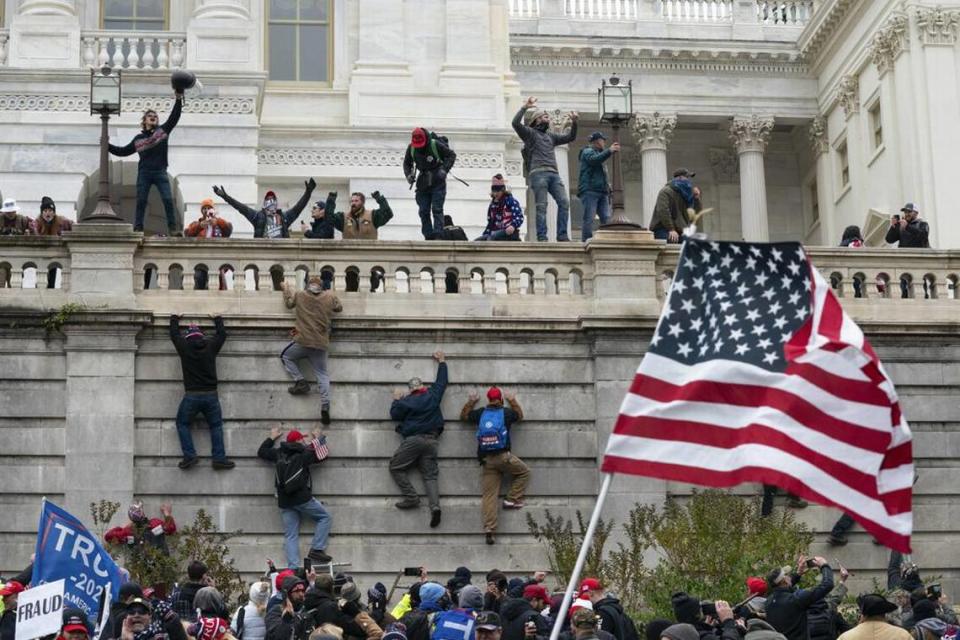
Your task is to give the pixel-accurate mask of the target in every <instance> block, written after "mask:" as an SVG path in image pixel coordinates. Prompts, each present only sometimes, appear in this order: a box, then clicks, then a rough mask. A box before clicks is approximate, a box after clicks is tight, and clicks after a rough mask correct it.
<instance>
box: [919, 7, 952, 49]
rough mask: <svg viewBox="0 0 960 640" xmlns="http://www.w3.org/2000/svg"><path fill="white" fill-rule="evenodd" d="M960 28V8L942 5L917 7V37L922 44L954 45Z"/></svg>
mask: <svg viewBox="0 0 960 640" xmlns="http://www.w3.org/2000/svg"><path fill="white" fill-rule="evenodd" d="M958 28H960V9H944V8H943V7H942V6H940V5H937V6H935V7H918V8H917V37H918V38H919V40H920V44H922V45H923V46H928V45H947V46H953V45H955V44H956V43H957V31H958Z"/></svg>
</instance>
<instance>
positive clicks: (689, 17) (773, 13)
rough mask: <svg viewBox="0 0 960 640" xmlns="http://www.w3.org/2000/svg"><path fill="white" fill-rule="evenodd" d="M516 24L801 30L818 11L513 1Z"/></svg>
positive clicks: (665, 2)
mask: <svg viewBox="0 0 960 640" xmlns="http://www.w3.org/2000/svg"><path fill="white" fill-rule="evenodd" d="M509 9H510V17H511V18H512V19H517V20H525V19H539V18H565V19H568V20H576V21H583V20H608V21H639V20H662V21H665V22H680V23H689V22H694V23H696V22H706V23H725V22H734V21H737V20H741V21H743V20H745V21H748V22H757V23H760V24H765V25H786V26H802V25H804V24H806V23H807V22H808V21H809V20H810V18H811V17H812V16H813V12H814V11H815V10H816V6H815V2H814V0H756V9H755V11H754V10H751V11H750V12H748V13H747V14H746V16H745V17H743V16H738V14H737V10H736V7H735V2H734V0H510V1H509Z"/></svg>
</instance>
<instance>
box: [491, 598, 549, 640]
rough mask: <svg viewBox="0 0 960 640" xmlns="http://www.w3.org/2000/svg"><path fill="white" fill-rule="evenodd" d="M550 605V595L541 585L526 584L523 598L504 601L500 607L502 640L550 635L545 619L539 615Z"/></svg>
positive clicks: (520, 639)
mask: <svg viewBox="0 0 960 640" xmlns="http://www.w3.org/2000/svg"><path fill="white" fill-rule="evenodd" d="M549 603H550V594H549V593H547V590H546V588H544V586H543V585H542V584H528V585H527V586H526V587H524V588H523V597H522V598H516V599H509V600H506V601H505V602H504V603H503V604H502V605H500V618H501V619H502V620H503V635H502V640H524V638H532V637H534V636H539V637H541V638H544V637H546V636H549V635H550V625H549V623H548V622H547V619H546V618H544V617H543V616H542V615H540V612H541V611H543V609H544V607H546V606H547V605H548V604H549Z"/></svg>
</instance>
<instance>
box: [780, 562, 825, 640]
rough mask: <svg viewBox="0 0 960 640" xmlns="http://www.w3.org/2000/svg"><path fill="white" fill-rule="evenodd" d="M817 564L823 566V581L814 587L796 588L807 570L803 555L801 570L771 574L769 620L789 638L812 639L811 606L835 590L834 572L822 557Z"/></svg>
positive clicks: (821, 568) (782, 570)
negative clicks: (809, 631) (808, 619)
mask: <svg viewBox="0 0 960 640" xmlns="http://www.w3.org/2000/svg"><path fill="white" fill-rule="evenodd" d="M812 563H813V565H814V566H816V567H818V568H819V569H820V584H818V585H817V586H816V587H814V588H813V589H794V585H795V584H796V583H797V582H799V581H800V576H801V574H802V573H804V572H805V571H806V570H807V563H806V558H804V557H803V556H801V557H800V560H799V562H798V563H797V571H798V572H797V573H791V571H790V567H782V568H780V569H774V570H773V571H771V572H770V575H768V576H767V584H769V585H770V588H771V589H772V592H771V593H770V595H769V596H768V597H767V607H766V611H767V622H769V623H770V624H771V625H773V628H774V629H776V630H777V631H779V632H780V633H782V634H783V635H785V636H786V637H787V640H809V634H808V632H807V609H809V608H810V606H811V605H812V604H813V603H815V602H817V601H819V600H823V598H825V597H826V596H827V594H828V593H830V591H831V590H832V589H833V571H832V570H831V569H830V565H829V564H827V561H826V560H824V559H823V558H821V557H816V558H813V561H812Z"/></svg>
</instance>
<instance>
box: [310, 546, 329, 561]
mask: <svg viewBox="0 0 960 640" xmlns="http://www.w3.org/2000/svg"><path fill="white" fill-rule="evenodd" d="M307 557H308V558H310V559H311V560H313V561H314V562H315V563H320V564H328V563H329V562H330V561H331V560H333V556H330V555H327V553H326V552H324V550H323V549H310V553H308V554H307Z"/></svg>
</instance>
